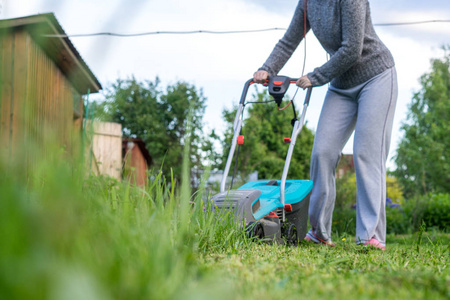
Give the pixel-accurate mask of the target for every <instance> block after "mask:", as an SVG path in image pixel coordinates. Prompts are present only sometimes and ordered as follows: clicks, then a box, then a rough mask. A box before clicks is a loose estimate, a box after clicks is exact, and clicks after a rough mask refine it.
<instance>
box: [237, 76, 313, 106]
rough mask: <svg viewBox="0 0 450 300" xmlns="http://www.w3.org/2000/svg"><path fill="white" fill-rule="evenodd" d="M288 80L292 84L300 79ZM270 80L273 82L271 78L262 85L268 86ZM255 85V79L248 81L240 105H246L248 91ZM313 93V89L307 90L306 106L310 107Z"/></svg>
mask: <svg viewBox="0 0 450 300" xmlns="http://www.w3.org/2000/svg"><path fill="white" fill-rule="evenodd" d="M287 78H288V79H289V83H290V84H293V83H297V80H298V78H290V77H287ZM270 80H271V77H269V79H268V80H267V81H266V82H265V83H262V84H263V85H264V86H267V85H268V84H269V82H270ZM254 83H255V82H254V81H253V78H250V79H249V80H247V82H246V83H245V85H244V90H243V91H242V96H241V100H240V101H239V104H244V103H245V99H246V98H247V93H248V89H249V88H250V86H251V85H252V84H254ZM311 91H312V87H309V88H307V92H306V98H305V102H304V104H306V105H309V100H310V98H311Z"/></svg>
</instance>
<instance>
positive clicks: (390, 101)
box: [308, 68, 398, 245]
mask: <svg viewBox="0 0 450 300" xmlns="http://www.w3.org/2000/svg"><path fill="white" fill-rule="evenodd" d="M397 92H398V87H397V74H396V71H395V68H391V69H388V70H386V71H384V72H383V73H381V74H379V75H377V76H375V77H373V78H372V79H370V80H368V81H367V82H365V83H363V84H360V85H358V86H356V87H353V88H349V89H338V88H335V87H333V86H330V87H329V89H328V92H327V95H326V97H325V101H324V104H323V107H322V112H321V114H320V118H319V124H318V127H317V132H316V137H315V140H314V146H313V151H312V155H311V180H313V182H314V187H313V190H312V193H311V201H310V206H309V218H310V223H311V226H312V228H311V230H310V231H309V232H308V236H309V237H310V238H312V239H313V240H316V241H317V240H318V239H321V240H323V241H326V242H331V224H332V215H333V209H334V203H335V199H336V184H335V170H336V167H337V164H338V162H339V158H340V156H341V152H342V149H343V148H344V146H345V144H346V143H347V141H348V139H349V138H350V136H351V134H352V133H353V131H355V137H354V144H353V159H354V163H355V170H356V186H357V205H356V210H357V211H356V215H357V217H356V240H357V243H365V242H367V241H369V240H370V239H371V238H375V239H377V240H378V241H379V242H380V243H381V244H383V245H385V243H386V211H385V203H386V159H387V156H388V153H389V146H390V140H391V132H392V123H393V119H394V112H395V105H396V102H397Z"/></svg>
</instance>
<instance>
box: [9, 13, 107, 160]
mask: <svg viewBox="0 0 450 300" xmlns="http://www.w3.org/2000/svg"><path fill="white" fill-rule="evenodd" d="M64 35H65V32H64V30H63V29H62V27H61V25H60V24H59V23H58V21H57V19H56V18H55V16H54V15H53V14H51V13H49V14H40V15H34V16H28V17H22V18H16V19H9V20H0V141H1V142H0V150H3V151H7V153H9V156H10V157H11V155H14V153H16V150H18V147H22V145H23V143H24V142H30V141H31V143H34V144H37V145H42V146H43V147H45V143H49V142H51V143H53V142H54V143H55V144H56V145H57V146H59V147H63V148H64V149H67V151H69V152H70V151H73V150H74V148H76V147H75V146H78V145H77V144H78V143H79V142H80V140H81V139H80V136H81V130H82V123H83V122H82V120H83V101H82V96H83V95H86V94H88V93H97V92H98V91H99V90H100V89H101V84H100V83H99V81H98V80H97V79H96V77H95V76H94V74H93V73H92V72H91V70H90V69H89V67H88V66H87V65H86V63H85V62H84V61H83V59H82V58H81V56H80V54H79V53H78V51H77V50H76V49H75V47H74V45H73V44H72V43H71V41H70V40H69V38H67V37H61V36H64Z"/></svg>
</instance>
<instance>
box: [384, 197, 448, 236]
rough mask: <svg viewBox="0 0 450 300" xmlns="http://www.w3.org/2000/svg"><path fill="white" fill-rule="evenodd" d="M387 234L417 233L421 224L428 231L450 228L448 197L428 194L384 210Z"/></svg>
mask: <svg viewBox="0 0 450 300" xmlns="http://www.w3.org/2000/svg"><path fill="white" fill-rule="evenodd" d="M386 218H387V230H388V233H396V234H404V233H411V232H417V231H418V230H420V227H421V226H422V224H423V223H425V226H426V227H427V228H428V229H437V230H440V231H444V232H445V231H448V230H449V228H450V195H449V194H429V195H424V196H417V197H415V198H412V199H410V200H405V201H404V203H403V204H402V206H401V207H400V208H389V207H387V208H386Z"/></svg>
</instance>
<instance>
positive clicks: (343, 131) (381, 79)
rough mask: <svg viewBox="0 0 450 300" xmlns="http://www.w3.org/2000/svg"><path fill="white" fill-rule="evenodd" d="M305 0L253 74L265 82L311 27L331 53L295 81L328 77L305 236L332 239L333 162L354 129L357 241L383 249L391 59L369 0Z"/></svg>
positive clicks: (393, 97) (393, 92) (317, 82)
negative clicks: (320, 64) (318, 64)
mask: <svg viewBox="0 0 450 300" xmlns="http://www.w3.org/2000/svg"><path fill="white" fill-rule="evenodd" d="M306 1H307V0H300V1H299V3H298V5H297V8H296V9H295V13H294V16H293V18H292V21H291V23H290V25H289V28H288V29H287V31H286V33H285V34H284V36H283V37H282V39H281V40H280V41H279V42H278V43H277V44H276V45H275V48H274V49H273V51H272V53H271V54H270V56H269V57H268V59H267V60H266V62H265V63H264V64H263V66H262V67H261V68H260V69H258V71H257V72H255V73H254V76H253V79H254V81H255V82H257V83H264V82H266V80H267V79H268V77H269V76H273V75H276V74H277V73H278V72H279V71H280V69H281V68H282V67H283V66H284V65H285V63H286V62H287V61H288V59H289V58H290V57H291V55H292V53H293V52H294V50H295V49H296V48H297V46H298V45H299V43H300V42H301V41H302V39H303V38H304V37H306V33H307V32H308V31H309V30H310V29H312V31H313V32H314V34H315V36H316V37H317V39H318V40H319V42H320V44H321V45H322V47H323V48H324V49H325V50H326V51H327V52H328V53H329V55H330V59H329V60H328V61H327V62H326V63H325V64H323V65H322V66H320V67H318V68H316V69H314V71H313V72H311V73H308V74H307V75H305V76H302V77H300V78H299V79H298V81H297V85H298V86H299V87H301V88H303V89H305V88H308V87H315V86H321V85H324V84H326V83H330V85H329V88H328V91H327V94H326V96H325V100H324V104H323V107H322V111H321V114H320V118H319V123H318V126H317V132H316V136H315V140H314V146H313V150H312V155H311V170H310V173H311V180H313V182H314V187H313V189H312V192H311V200H310V201H311V202H310V207H309V218H310V224H311V226H312V228H311V229H310V230H309V232H308V233H307V235H306V237H305V240H307V241H312V242H315V243H318V244H325V245H329V246H334V244H333V242H332V240H331V224H332V215H333V209H334V204H335V198H336V184H335V169H336V166H337V164H338V161H339V158H340V155H341V152H342V149H343V147H344V146H345V144H346V143H347V141H348V139H349V138H350V136H351V134H352V133H353V132H355V136H354V145H353V157H354V163H355V171H356V182H357V184H356V185H357V207H356V210H357V218H356V242H357V244H364V245H371V246H374V247H377V248H379V249H381V250H385V249H386V247H385V246H386V211H385V201H386V159H387V156H388V152H389V146H390V140H391V132H392V124H393V119H394V112H395V105H396V102H397V92H398V87H397V74H396V70H395V63H394V59H393V57H392V54H391V53H390V51H389V50H388V48H387V47H386V46H385V45H384V44H383V42H382V41H381V40H380V39H379V37H378V36H377V34H376V33H375V30H374V28H373V24H372V21H371V16H370V7H369V2H368V0H308V1H307V3H306Z"/></svg>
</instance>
